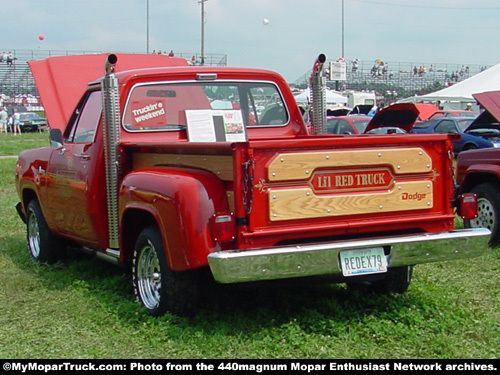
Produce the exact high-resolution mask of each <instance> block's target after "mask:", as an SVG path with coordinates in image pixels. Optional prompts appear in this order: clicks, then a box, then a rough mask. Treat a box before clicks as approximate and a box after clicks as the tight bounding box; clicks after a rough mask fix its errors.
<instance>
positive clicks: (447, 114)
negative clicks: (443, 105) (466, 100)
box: [429, 109, 479, 120]
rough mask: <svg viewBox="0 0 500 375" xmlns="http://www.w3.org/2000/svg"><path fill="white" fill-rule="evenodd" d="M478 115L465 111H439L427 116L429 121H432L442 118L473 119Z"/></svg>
mask: <svg viewBox="0 0 500 375" xmlns="http://www.w3.org/2000/svg"><path fill="white" fill-rule="evenodd" d="M478 114H479V113H477V112H474V111H467V110H465V109H441V110H439V111H436V112H434V113H433V114H432V115H430V116H429V120H434V119H437V118H442V117H475V116H477V115H478Z"/></svg>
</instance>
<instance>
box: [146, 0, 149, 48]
mask: <svg viewBox="0 0 500 375" xmlns="http://www.w3.org/2000/svg"><path fill="white" fill-rule="evenodd" d="M146 53H149V0H146Z"/></svg>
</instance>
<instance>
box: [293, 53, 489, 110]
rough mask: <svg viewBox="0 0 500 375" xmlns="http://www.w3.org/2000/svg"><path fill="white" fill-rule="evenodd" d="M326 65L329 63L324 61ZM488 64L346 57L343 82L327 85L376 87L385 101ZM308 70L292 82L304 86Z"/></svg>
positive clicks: (438, 85) (459, 78)
mask: <svg viewBox="0 0 500 375" xmlns="http://www.w3.org/2000/svg"><path fill="white" fill-rule="evenodd" d="M327 66H328V65H327ZM486 68H488V66H480V65H471V64H442V63H423V62H418V63H413V62H408V63H404V62H387V61H380V60H374V61H361V60H357V59H356V60H350V61H347V79H346V81H345V82H338V83H337V82H332V81H329V82H328V83H327V85H328V86H329V87H330V88H333V89H337V90H340V91H343V90H345V89H348V90H357V91H376V92H377V93H379V94H380V95H381V96H384V97H385V99H386V101H387V102H390V101H395V100H399V99H403V98H407V97H410V96H414V95H421V94H426V93H429V92H434V91H437V90H440V89H442V88H445V87H447V86H450V85H452V84H454V83H457V82H459V81H462V80H464V79H467V78H469V77H471V76H473V75H475V74H477V73H480V72H481V71H483V70H484V69H486ZM310 74H311V71H309V72H307V73H305V74H304V75H303V76H302V77H300V78H299V79H298V80H296V81H295V82H294V83H293V85H294V86H297V87H300V88H305V87H307V84H308V81H309V77H310Z"/></svg>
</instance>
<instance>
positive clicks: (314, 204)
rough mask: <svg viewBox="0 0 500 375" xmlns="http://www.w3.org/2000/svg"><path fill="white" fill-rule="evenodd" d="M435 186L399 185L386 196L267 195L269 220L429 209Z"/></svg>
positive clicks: (293, 192)
mask: <svg viewBox="0 0 500 375" xmlns="http://www.w3.org/2000/svg"><path fill="white" fill-rule="evenodd" d="M432 191H433V189H432V182H431V181H428V180H425V181H409V182H400V183H396V184H395V185H394V188H393V189H391V190H388V191H383V192H370V193H365V194H363V193H359V192H358V193H354V194H353V193H350V194H336V195H315V194H314V192H313V190H312V189H310V188H299V189H290V188H287V189H277V188H274V189H273V188H271V189H269V192H268V201H269V220H271V221H278V220H294V219H309V218H319V217H334V216H345V215H360V214H373V213H383V212H398V211H411V210H424V209H430V208H432V206H433V196H432Z"/></svg>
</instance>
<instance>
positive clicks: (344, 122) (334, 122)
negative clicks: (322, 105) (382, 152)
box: [326, 115, 372, 134]
mask: <svg viewBox="0 0 500 375" xmlns="http://www.w3.org/2000/svg"><path fill="white" fill-rule="evenodd" d="M371 119H372V117H371V116H366V115H346V116H328V117H327V118H326V130H327V132H328V133H330V134H363V132H364V131H365V129H366V127H367V125H368V123H369V122H370V120H371Z"/></svg>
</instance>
